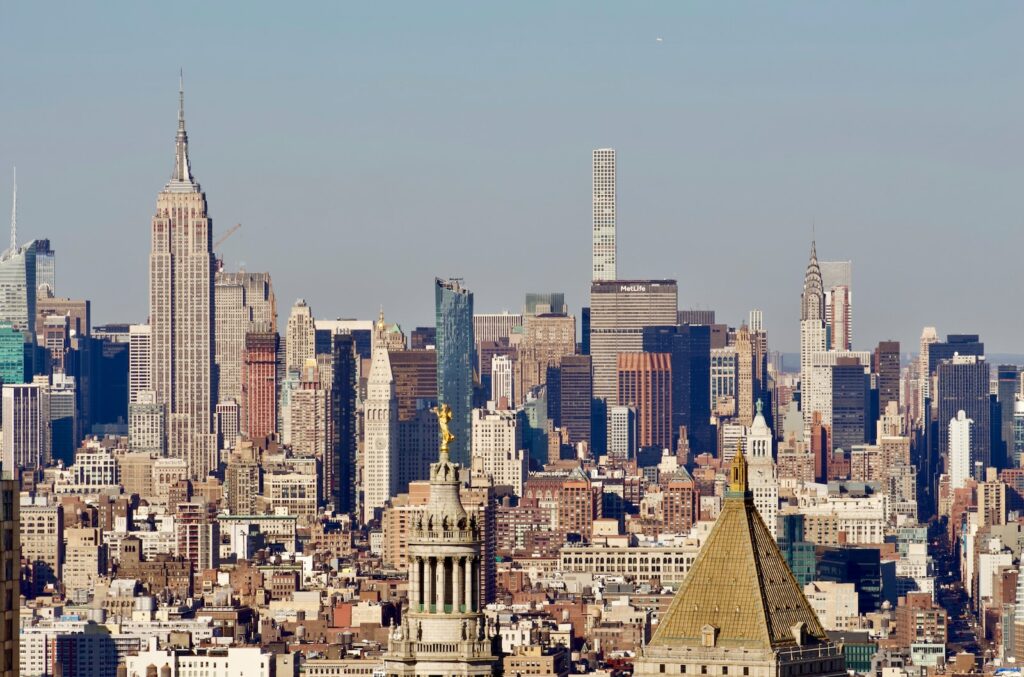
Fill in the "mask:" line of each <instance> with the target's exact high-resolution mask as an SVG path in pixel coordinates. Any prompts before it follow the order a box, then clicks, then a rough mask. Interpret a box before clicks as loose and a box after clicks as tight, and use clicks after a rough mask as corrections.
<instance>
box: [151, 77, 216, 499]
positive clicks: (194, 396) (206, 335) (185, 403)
mask: <svg viewBox="0 0 1024 677" xmlns="http://www.w3.org/2000/svg"><path fill="white" fill-rule="evenodd" d="M212 225H213V224H212V221H211V220H210V218H209V217H208V215H207V208H206V194H205V193H203V191H202V189H201V188H200V186H199V183H198V182H197V181H196V180H195V179H194V178H193V177H192V168H191V166H190V165H189V157H188V134H187V133H186V132H185V107H184V93H182V92H179V106H178V134H177V138H176V140H175V154H174V171H173V173H172V174H171V180H170V181H168V182H167V185H166V186H164V189H163V190H162V191H161V192H160V194H159V195H158V196H157V200H156V215H155V216H154V217H153V228H152V234H153V240H152V248H151V250H150V255H149V318H150V320H149V321H150V325H151V331H152V337H151V341H152V363H151V366H152V381H153V389H154V390H155V391H156V394H157V402H158V403H160V404H163V405H164V406H165V407H167V418H168V428H169V430H170V434H169V435H168V453H169V454H170V455H172V456H176V457H178V458H183V459H185V461H186V463H188V467H189V472H190V474H191V476H192V477H193V478H194V479H201V478H204V477H206V476H207V475H208V474H209V472H210V470H211V469H212V468H213V467H214V464H215V459H216V456H217V436H216V434H215V432H214V429H213V407H214V404H215V402H214V397H215V394H216V387H217V381H216V370H215V369H214V364H213V355H214V324H213V322H214V304H213V276H214V270H215V266H216V262H215V259H214V255H213V241H212V232H211V231H212Z"/></svg>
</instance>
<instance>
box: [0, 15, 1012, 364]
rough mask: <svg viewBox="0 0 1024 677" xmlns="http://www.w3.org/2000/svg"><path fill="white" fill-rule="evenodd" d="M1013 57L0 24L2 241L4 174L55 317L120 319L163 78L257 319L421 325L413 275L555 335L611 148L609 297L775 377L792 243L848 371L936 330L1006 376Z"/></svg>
mask: <svg viewBox="0 0 1024 677" xmlns="http://www.w3.org/2000/svg"><path fill="white" fill-rule="evenodd" d="M1022 28H1024V5H1021V4H1020V3H1012V2H1006V3H990V2H985V3H945V2H917V3H915V2H901V3H890V2H858V3H839V2H786V3H777V2H776V3H750V4H746V3H701V4H695V3H680V2H666V3H653V2H647V3H620V4H615V5H609V4H600V3H592V2H578V3H570V2H563V3H529V2H520V3H505V4H502V5H498V4H495V3H475V2H464V3H422V2H409V3H400V4H390V3H376V2H375V3H365V4H358V5H357V4H352V3H336V2H329V3H322V4H315V3H302V4H300V3H281V2H275V3H262V2H249V3H234V4H232V5H231V6H229V5H228V4H227V3H199V2H196V3H192V2H181V1H176V2H171V3H139V2H103V3H65V4H62V5H52V4H51V3H37V2H21V3H14V2H11V1H9V0H0V64H2V65H0V182H2V183H0V186H4V188H2V189H0V214H2V213H6V211H7V210H8V209H9V199H10V198H9V188H8V186H9V185H10V171H11V170H10V167H11V165H12V164H17V166H18V177H19V204H20V218H19V230H20V233H21V236H22V238H23V239H27V238H30V237H49V238H51V239H52V240H53V243H54V247H55V248H56V250H57V269H58V270H57V287H58V293H60V294H63V295H71V296H76V297H82V296H84V297H88V298H90V299H92V301H93V315H94V319H95V321H96V322H97V323H102V322H109V321H143V320H144V319H145V317H146V312H147V295H146V294H147V273H146V270H147V254H148V249H149V238H150V233H149V228H150V219H151V217H152V214H153V210H154V206H155V198H156V193H157V192H158V191H159V190H160V188H161V187H162V186H163V184H164V182H165V181H166V180H167V178H168V176H169V174H170V171H171V168H172V161H173V155H172V150H173V148H172V144H173V138H174V128H175V115H176V111H175V108H176V104H177V84H178V83H177V74H178V68H179V67H182V68H184V71H185V87H186V108H187V117H188V126H189V134H190V138H191V141H192V146H191V150H192V164H193V167H194V171H195V174H196V176H197V178H198V179H199V180H200V181H201V183H202V185H203V188H204V189H205V190H206V193H207V197H208V199H209V203H210V210H211V215H212V216H213V218H214V228H215V231H216V232H222V231H223V230H225V229H227V228H228V227H230V226H231V225H232V224H234V223H235V222H241V223H243V228H242V230H241V231H239V232H238V233H236V234H235V236H234V237H233V238H231V239H230V240H229V241H228V242H227V244H226V245H225V246H224V248H223V254H224V256H225V257H226V259H227V262H228V267H229V268H234V267H236V266H238V265H239V264H240V263H241V262H244V264H245V267H246V269H248V270H251V271H259V270H269V271H270V272H271V274H272V275H273V280H274V286H275V288H276V290H277V295H278V301H279V306H280V308H279V310H280V313H281V314H282V315H287V312H288V309H289V307H290V306H291V304H292V302H293V301H294V300H295V298H297V297H299V296H302V297H305V298H306V299H307V300H308V301H309V302H310V304H311V305H312V307H313V310H314V312H315V313H316V314H317V315H318V316H327V317H331V316H346V317H350V316H358V317H371V316H373V315H374V314H375V313H376V310H377V308H378V306H379V305H381V304H383V305H384V308H385V310H386V311H387V314H388V316H389V318H391V319H394V320H397V321H399V322H401V323H402V324H403V325H404V326H406V328H407V329H408V328H411V327H412V326H414V325H416V324H424V323H432V321H433V295H432V294H433V293H432V278H433V276H434V275H443V276H447V275H452V276H460V277H463V278H465V280H466V284H467V285H468V286H469V287H470V288H471V289H473V290H474V291H475V294H476V307H477V309H478V311H480V312H482V311H499V310H502V309H505V308H508V309H512V310H515V309H518V308H519V306H520V305H521V303H522V296H523V293H524V292H526V291H534V290H535V291H541V290H564V291H565V292H566V294H567V296H568V301H569V303H570V305H571V306H572V308H573V312H578V308H579V306H581V305H584V304H585V301H586V293H587V289H588V281H589V265H590V166H589V161H590V150H591V149H592V148H595V147H601V146H612V147H615V148H616V149H617V150H618V156H619V157H618V161H619V165H618V171H619V230H618V237H619V273H620V276H623V277H627V276H628V277H674V278H677V279H678V280H679V286H680V305H681V306H682V307H684V308H686V307H698V306H699V307H711V308H715V309H716V310H717V311H718V314H719V318H720V319H721V321H728V322H730V323H732V324H738V323H739V322H740V321H741V320H742V319H743V318H745V317H746V313H747V311H748V310H749V309H750V308H752V307H758V308H761V309H763V310H764V313H765V322H766V325H767V328H768V330H769V338H770V342H771V344H772V346H773V347H774V348H778V349H783V350H793V349H795V347H796V345H797V320H798V312H799V293H800V287H801V283H802V277H803V269H804V266H805V263H806V258H807V253H808V245H809V242H808V241H809V239H810V234H811V223H812V221H814V222H816V224H817V234H818V252H819V254H820V255H821V257H822V258H825V259H847V258H849V259H853V261H854V303H855V307H854V314H855V317H854V341H855V343H856V344H857V346H858V347H865V348H866V347H868V346H869V345H872V344H874V342H876V341H878V340H879V339H883V338H889V337H891V338H897V339H900V340H902V341H904V342H905V343H904V346H905V349H908V348H909V349H916V343H917V338H918V336H919V335H920V331H921V327H922V326H923V325H936V326H937V327H938V329H939V332H940V333H942V334H944V333H947V332H957V331H977V332H980V333H981V334H982V336H983V338H984V340H985V341H986V343H987V344H988V345H989V349H990V350H994V351H1006V352H1008V351H1016V352H1024V346H1022V345H1021V341H1020V336H1021V335H1022V329H1024V320H1022V317H1024V313H1022V312H1021V309H1020V291H1021V289H1020V287H1021V274H1020V270H1021V252H1022V250H1024V234H1022V232H1024V231H1022V222H1024V210H1022V201H1024V189H1022V188H1024V165H1022V158H1024V153H1022V151H1024V134H1022V130H1024V68H1022V65H1024V40H1021V39H1020V35H1021V30H1022ZM658 37H661V38H662V41H661V42H658V41H657V40H656V38H658ZM5 220H6V219H4V221H5ZM3 239H4V240H6V237H4V238H3ZM907 343H910V345H907Z"/></svg>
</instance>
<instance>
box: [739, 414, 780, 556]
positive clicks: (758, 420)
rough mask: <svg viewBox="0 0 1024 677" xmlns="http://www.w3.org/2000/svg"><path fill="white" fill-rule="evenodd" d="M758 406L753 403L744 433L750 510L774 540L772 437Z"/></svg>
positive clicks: (775, 497)
mask: <svg viewBox="0 0 1024 677" xmlns="http://www.w3.org/2000/svg"><path fill="white" fill-rule="evenodd" d="M762 406H763V405H762V403H761V400H758V401H757V403H756V412H755V414H754V421H753V424H752V425H751V426H750V432H749V433H747V451H748V453H749V454H750V466H749V471H748V472H749V485H750V492H751V493H752V494H753V495H754V507H756V508H757V511H758V512H759V513H760V514H761V519H762V520H763V521H764V523H765V526H767V527H768V531H769V532H770V533H771V535H772V538H777V537H778V517H779V476H778V469H777V468H776V466H775V457H774V456H773V455H772V445H773V442H774V435H772V431H771V428H769V427H768V423H767V422H766V421H765V420H764V414H763V413H762V411H761V410H762Z"/></svg>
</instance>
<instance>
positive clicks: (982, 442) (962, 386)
mask: <svg viewBox="0 0 1024 677" xmlns="http://www.w3.org/2000/svg"><path fill="white" fill-rule="evenodd" d="M936 345H941V344H934V345H933V346H932V347H933V348H934V347H935V346H936ZM936 371H937V372H938V381H937V382H938V387H937V393H936V396H935V400H936V403H937V406H938V423H939V425H938V428H939V440H938V442H939V453H942V454H945V453H946V452H947V451H948V450H949V448H950V444H949V434H948V431H949V428H948V426H947V425H946V424H947V423H948V422H949V421H950V420H952V419H954V418H956V416H957V413H958V412H959V411H960V410H961V409H962V410H963V411H964V412H965V413H966V416H967V418H969V419H971V420H972V421H973V422H974V424H973V426H972V429H971V462H972V463H974V462H980V463H981V464H982V465H983V466H986V467H987V466H989V465H991V463H992V456H991V437H990V435H991V409H990V405H989V367H988V362H986V361H985V358H984V357H978V356H976V355H954V356H953V358H952V359H950V360H946V361H943V362H940V363H939V364H938V368H937V370H936ZM947 462H948V461H947Z"/></svg>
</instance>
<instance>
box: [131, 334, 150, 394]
mask: <svg viewBox="0 0 1024 677" xmlns="http://www.w3.org/2000/svg"><path fill="white" fill-rule="evenodd" d="M152 338H153V333H152V327H150V326H149V325H148V324H133V325H131V326H130V327H129V328H128V404H129V405H132V404H135V403H136V402H138V401H139V393H141V392H144V391H152V390H153V372H152V362H151V360H152V357H153V342H152Z"/></svg>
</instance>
